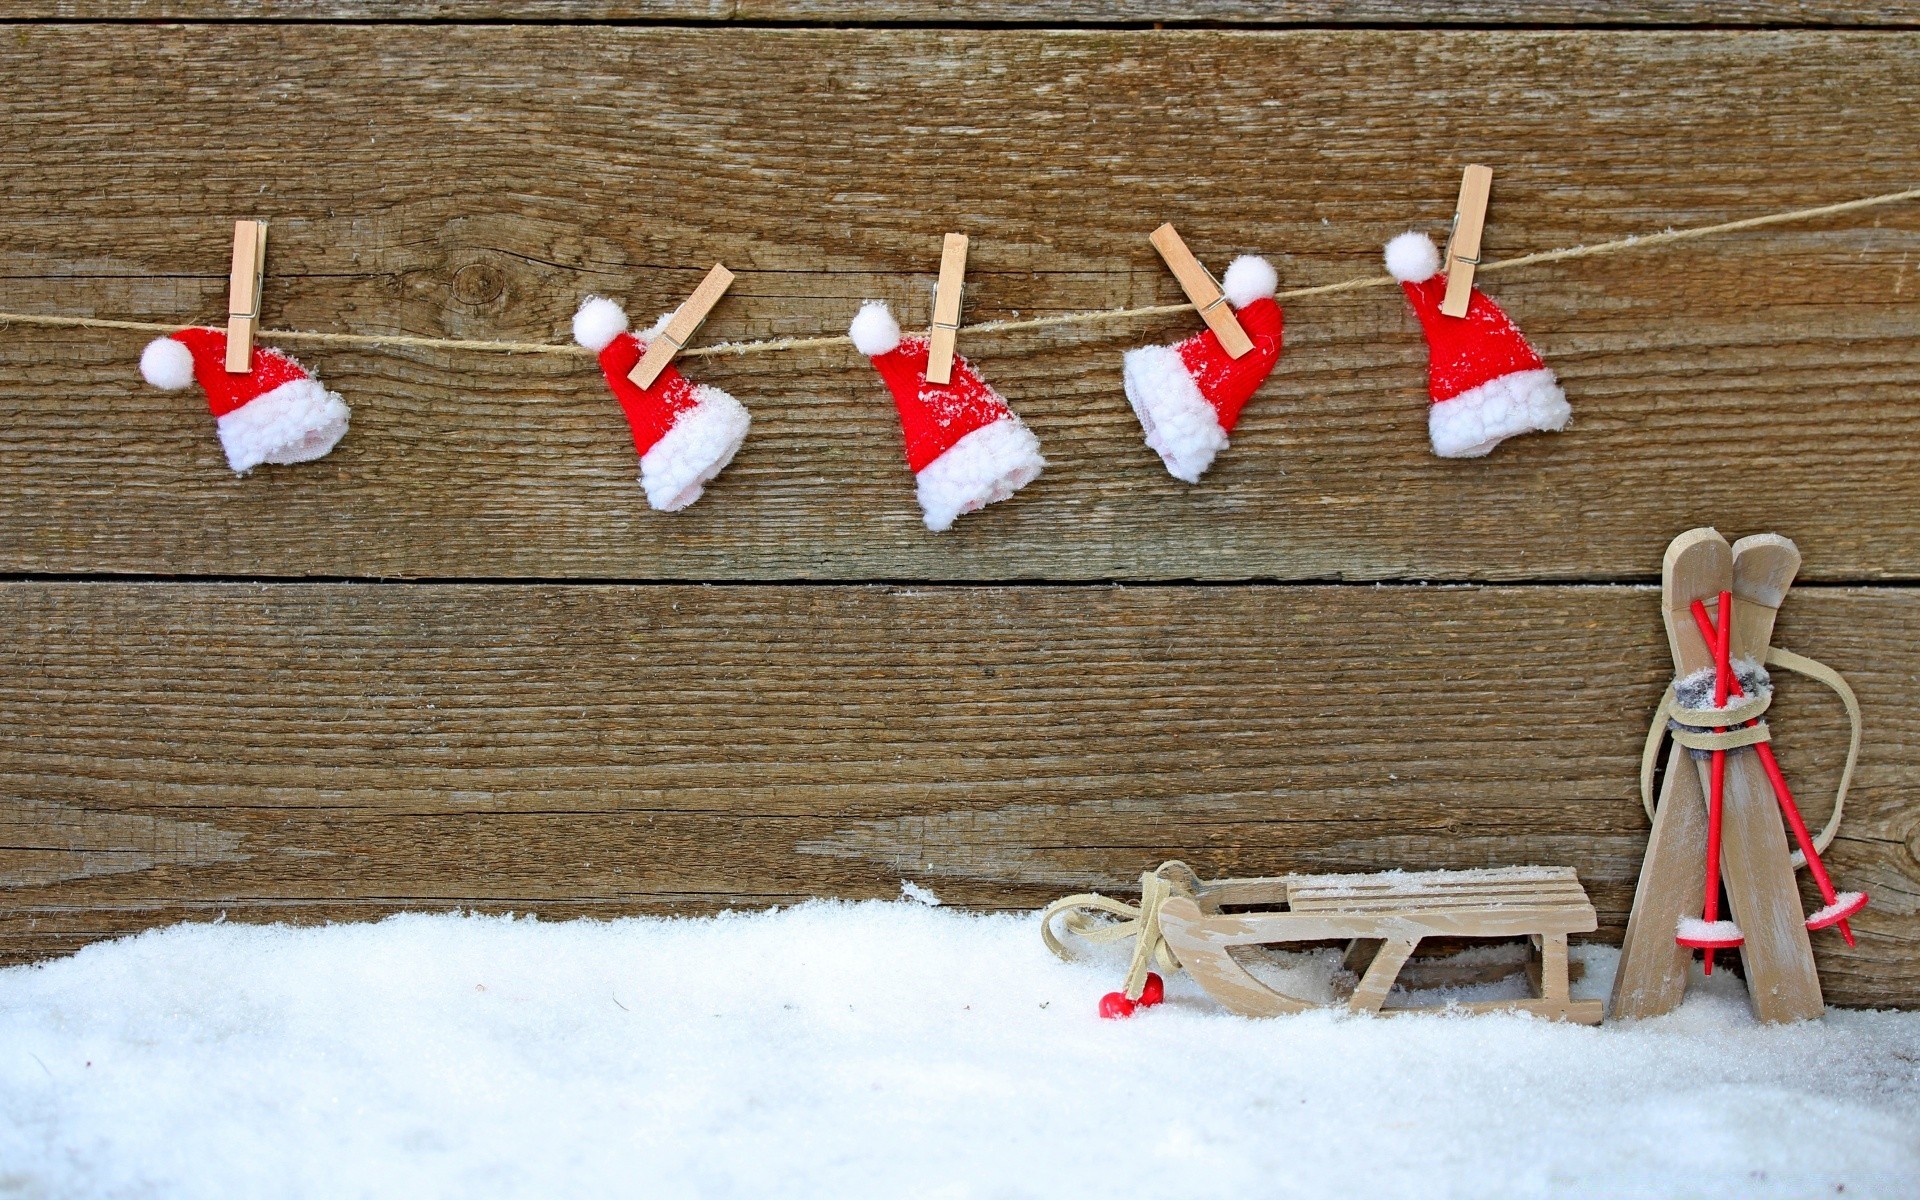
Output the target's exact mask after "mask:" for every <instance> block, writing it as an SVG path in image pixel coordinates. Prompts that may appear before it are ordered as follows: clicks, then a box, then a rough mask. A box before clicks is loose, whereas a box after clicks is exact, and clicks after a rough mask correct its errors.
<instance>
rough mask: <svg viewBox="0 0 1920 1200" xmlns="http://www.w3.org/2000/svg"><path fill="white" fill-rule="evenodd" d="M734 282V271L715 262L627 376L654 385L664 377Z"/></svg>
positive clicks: (639, 382) (646, 384)
mask: <svg viewBox="0 0 1920 1200" xmlns="http://www.w3.org/2000/svg"><path fill="white" fill-rule="evenodd" d="M731 286H733V272H732V271H729V270H727V268H726V266H725V265H724V264H722V263H715V264H713V270H711V271H708V272H707V277H706V278H705V279H702V280H701V281H700V286H699V287H697V288H694V289H693V295H691V296H688V297H687V298H686V301H685V302H684V303H682V304H681V305H680V307H679V308H676V309H674V310H673V317H672V319H671V320H669V321H668V322H667V327H666V328H665V329H663V330H661V331H660V334H659V336H658V337H656V338H654V339H653V340H652V341H651V342H648V343H647V352H646V353H645V354H643V355H641V356H640V361H639V362H637V363H635V364H633V370H631V371H629V372H627V378H628V379H631V380H633V382H634V383H636V384H638V385H639V386H641V387H643V388H647V387H652V386H653V381H654V380H656V379H658V378H660V372H662V371H664V370H666V369H667V364H668V363H670V362H672V361H673V356H674V355H676V354H678V353H680V351H682V350H684V349H686V346H687V339H688V338H690V337H692V336H693V334H694V331H695V330H697V329H699V328H700V323H701V322H703V321H705V320H706V319H707V314H708V313H710V312H712V311H713V306H714V305H716V304H718V303H720V297H722V296H724V295H726V294H727V289H728V288H729V287H731Z"/></svg>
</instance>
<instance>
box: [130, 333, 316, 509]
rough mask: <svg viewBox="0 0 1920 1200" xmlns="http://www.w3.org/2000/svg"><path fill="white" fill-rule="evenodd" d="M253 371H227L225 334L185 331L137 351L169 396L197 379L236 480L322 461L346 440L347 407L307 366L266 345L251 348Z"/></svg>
mask: <svg viewBox="0 0 1920 1200" xmlns="http://www.w3.org/2000/svg"><path fill="white" fill-rule="evenodd" d="M251 367H252V369H251V370H249V371H247V372H246V373H245V374H244V375H229V374H228V373H227V334H226V331H225V330H223V329H198V328H195V329H182V330H181V331H180V332H179V333H174V334H169V335H167V336H166V337H163V338H155V339H154V340H153V341H151V342H149V343H148V344H147V348H146V349H145V350H143V351H141V353H140V374H141V375H142V376H144V377H145V378H146V381H147V382H148V383H150V384H152V385H153V386H155V387H157V388H163V389H165V390H167V391H170V392H172V391H178V390H179V389H181V388H183V387H186V386H187V385H188V384H190V383H192V382H193V381H194V380H195V379H198V380H199V381H200V388H201V390H202V391H204V392H206V394H207V408H208V409H209V410H210V411H211V412H212V413H213V418H214V425H215V427H216V428H217V429H218V430H219V431H220V446H221V448H222V449H224V450H225V451H226V452H227V465H228V466H229V467H232V468H233V472H234V474H236V475H245V474H246V473H247V472H248V471H251V470H253V469H254V468H255V467H257V466H259V465H260V464H261V463H299V462H307V461H309V460H312V459H316V458H320V457H322V456H323V455H325V454H326V453H327V452H328V451H329V450H332V449H333V448H334V447H335V446H336V445H338V444H339V442H340V439H341V438H342V437H344V436H346V432H347V418H348V417H349V416H350V415H351V414H350V412H349V411H348V409H347V405H346V402H345V401H344V400H342V399H340V396H339V395H338V393H335V392H330V391H328V390H327V389H326V388H324V387H322V386H321V385H320V381H319V380H317V379H315V378H314V377H313V376H312V375H311V374H309V373H308V371H307V369H306V368H305V367H303V366H301V365H300V364H299V363H297V362H295V361H293V359H291V358H288V357H287V356H286V355H284V354H282V353H281V352H280V351H278V350H274V349H270V348H268V347H266V346H255V347H254V349H253V361H252V364H251Z"/></svg>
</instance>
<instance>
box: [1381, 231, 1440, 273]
mask: <svg viewBox="0 0 1920 1200" xmlns="http://www.w3.org/2000/svg"><path fill="white" fill-rule="evenodd" d="M1439 270H1440V249H1439V247H1437V246H1435V245H1434V244H1433V239H1432V238H1430V237H1428V236H1427V235H1426V234H1424V233H1415V232H1414V231H1413V230H1411V229H1410V230H1408V231H1407V232H1405V233H1403V234H1401V235H1400V236H1399V237H1397V238H1394V239H1393V240H1392V241H1390V242H1388V243H1387V274H1389V275H1391V276H1393V277H1394V278H1395V279H1398V280H1400V281H1401V282H1402V283H1422V282H1425V281H1426V280H1429V279H1432V278H1433V276H1434V273H1435V272H1437V271H1439Z"/></svg>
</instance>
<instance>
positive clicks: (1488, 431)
mask: <svg viewBox="0 0 1920 1200" xmlns="http://www.w3.org/2000/svg"><path fill="white" fill-rule="evenodd" d="M1572 420H1573V408H1572V407H1571V406H1570V405H1568V404H1567V394H1566V393H1565V392H1563V391H1561V390H1560V384H1559V382H1558V381H1557V380H1555V379H1554V377H1553V372H1552V371H1550V370H1548V369H1547V368H1545V367H1537V368H1535V369H1534V370H1531V371H1514V372H1512V373H1511V374H1507V375H1501V376H1499V377H1497V378H1494V379H1489V380H1487V382H1485V383H1483V384H1481V385H1480V386H1479V387H1476V388H1468V389H1467V390H1466V391H1464V392H1461V393H1460V394H1459V395H1458V396H1455V397H1453V398H1452V399H1450V400H1442V401H1441V402H1440V403H1438V404H1435V405H1432V406H1431V407H1429V408H1428V409H1427V434H1428V436H1430V437H1431V438H1432V439H1433V452H1434V453H1435V454H1438V455H1439V456H1440V457H1441V458H1479V457H1480V456H1481V455H1483V454H1486V453H1487V452H1489V451H1491V450H1492V449H1493V448H1494V447H1495V446H1498V445H1499V444H1500V443H1501V442H1503V441H1505V440H1507V439H1508V438H1510V437H1512V436H1514V435H1515V434H1520V433H1535V432H1541V433H1558V432H1559V431H1560V430H1562V429H1565V428H1566V427H1567V425H1568V424H1569V423H1571V422H1572Z"/></svg>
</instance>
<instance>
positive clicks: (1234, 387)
mask: <svg viewBox="0 0 1920 1200" xmlns="http://www.w3.org/2000/svg"><path fill="white" fill-rule="evenodd" d="M1276 282H1277V280H1276V278H1275V276H1274V273H1273V266H1272V264H1270V263H1269V262H1267V260H1266V259H1264V258H1258V257H1255V256H1254V255H1251V254H1246V255H1242V256H1241V257H1239V258H1236V259H1234V260H1233V264H1232V265H1231V266H1229V267H1228V268H1227V277H1226V279H1225V280H1224V281H1223V282H1222V284H1221V287H1220V290H1221V291H1223V292H1225V293H1226V296H1227V301H1228V302H1229V303H1230V304H1232V305H1233V307H1234V309H1235V311H1236V312H1237V313H1238V314H1239V317H1240V327H1241V328H1242V329H1244V330H1246V331H1247V337H1248V338H1250V339H1252V341H1253V349H1251V350H1249V351H1248V352H1247V353H1245V354H1243V355H1241V356H1240V357H1239V358H1232V357H1230V356H1229V355H1228V354H1227V352H1226V350H1225V349H1224V348H1223V347H1222V346H1221V345H1220V338H1219V337H1218V336H1217V335H1216V334H1215V333H1214V332H1213V330H1211V329H1207V330H1203V331H1201V332H1199V333H1196V334H1194V335H1193V336H1192V337H1190V338H1188V339H1187V340H1186V341H1184V342H1181V343H1180V344H1179V345H1177V346H1145V347H1142V348H1141V349H1138V350H1129V351H1127V357H1126V366H1125V370H1124V372H1123V375H1122V378H1123V380H1124V381H1125V383H1126V388H1127V402H1128V403H1130V404H1132V405H1133V412H1134V415H1135V416H1137V417H1139V418H1140V427H1141V428H1142V429H1143V430H1145V431H1146V435H1147V445H1149V446H1151V447H1153V448H1154V449H1155V450H1156V451H1158V452H1159V454H1160V458H1161V461H1163V462H1165V463H1166V464H1167V470H1168V471H1170V472H1172V474H1173V477H1174V478H1175V479H1184V480H1186V481H1187V482H1188V483H1198V482H1200V477H1201V476H1202V475H1204V474H1206V473H1207V468H1208V467H1211V466H1212V465H1213V456H1214V455H1216V454H1218V453H1220V451H1222V450H1225V449H1226V448H1227V435H1228V434H1229V433H1231V432H1233V426H1234V423H1235V422H1236V421H1238V420H1239V419H1240V410H1241V408H1242V407H1244V406H1245V405H1246V403H1247V401H1248V400H1250V399H1252V398H1253V393H1254V392H1255V391H1256V390H1258V389H1259V387H1260V385H1261V384H1262V383H1264V382H1266V379H1267V376H1269V375H1271V374H1272V373H1273V367H1274V364H1275V363H1277V362H1279V361H1280V306H1279V305H1278V304H1276V303H1274V299H1273V290H1274V286H1275V284H1276Z"/></svg>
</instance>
